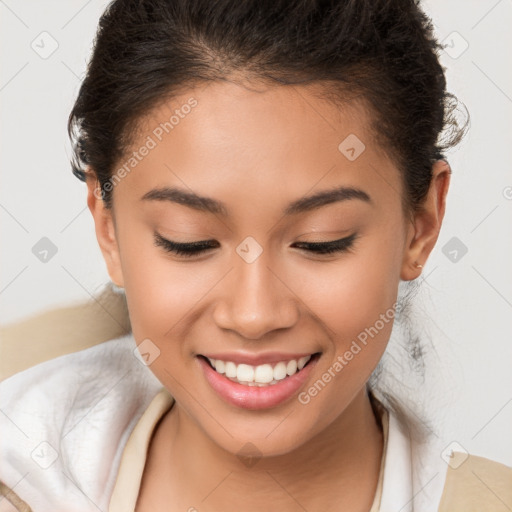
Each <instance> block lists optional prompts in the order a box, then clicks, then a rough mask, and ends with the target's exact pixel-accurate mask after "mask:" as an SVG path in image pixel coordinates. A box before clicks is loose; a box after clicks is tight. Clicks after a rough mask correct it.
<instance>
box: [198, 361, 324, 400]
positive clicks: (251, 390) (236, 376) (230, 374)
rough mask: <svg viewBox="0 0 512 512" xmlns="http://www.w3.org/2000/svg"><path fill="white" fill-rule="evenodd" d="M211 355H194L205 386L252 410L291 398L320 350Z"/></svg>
mask: <svg viewBox="0 0 512 512" xmlns="http://www.w3.org/2000/svg"><path fill="white" fill-rule="evenodd" d="M213 355H214V354H209V356H205V355H197V357H196V359H197V361H198V363H199V366H200V368H201V370H202V373H203V375H204V377H205V379H206V382H207V383H208V384H209V387H210V388H211V389H212V390H213V391H214V392H215V393H216V394H217V395H218V396H219V397H221V398H222V399H223V400H225V401H226V402H228V403H230V404H232V405H234V406H236V407H241V408H244V409H253V410H254V409H268V408H272V407H277V406H279V405H281V404H282V403H284V402H287V401H289V400H291V399H292V398H293V396H295V395H296V394H297V393H298V392H299V391H300V389H301V388H302V387H303V386H304V385H305V383H306V381H307V380H308V379H309V376H310V374H311V372H312V371H313V368H314V367H315V365H316V364H317V362H318V360H319V358H320V356H321V354H320V352H316V353H313V354H304V353H302V354H293V356H292V355H291V354H290V355H287V354H282V353H281V354H277V353H273V354H267V355H259V356H248V355H245V356H242V355H241V354H222V355H221V354H217V355H216V357H212V356H213ZM233 359H235V360H236V361H237V362H236V363H235V362H234V361H233ZM250 362H252V363H253V364H249V363H250Z"/></svg>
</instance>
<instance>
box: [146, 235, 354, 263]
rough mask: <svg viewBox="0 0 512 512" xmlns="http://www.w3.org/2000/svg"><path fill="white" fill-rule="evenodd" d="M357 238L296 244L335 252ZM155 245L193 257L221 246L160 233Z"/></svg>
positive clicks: (313, 249)
mask: <svg viewBox="0 0 512 512" xmlns="http://www.w3.org/2000/svg"><path fill="white" fill-rule="evenodd" d="M356 238H357V234H356V233H353V234H352V235H350V236H347V237H345V238H340V239H339V240H333V241H331V242H296V243H295V246H297V247H298V248H299V249H304V250H306V251H309V252H313V253H316V254H333V253H339V252H344V251H347V250H349V249H350V248H351V247H352V245H353V243H354V240H355V239H356ZM155 245H156V246H158V247H162V248H163V249H164V250H165V251H167V252H172V253H173V254H176V255H177V256H185V257H193V256H197V255H198V254H202V253H204V252H206V251H208V250H210V249H215V248H216V247H218V246H219V243H218V242H217V241H215V240H199V241H197V242H187V243H180V242H174V241H172V240H168V239H167V238H164V237H163V236H161V235H159V234H158V233H155Z"/></svg>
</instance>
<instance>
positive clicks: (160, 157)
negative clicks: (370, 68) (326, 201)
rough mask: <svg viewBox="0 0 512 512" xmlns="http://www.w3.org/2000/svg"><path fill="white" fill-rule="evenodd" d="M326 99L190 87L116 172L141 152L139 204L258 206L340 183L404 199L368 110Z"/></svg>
mask: <svg viewBox="0 0 512 512" xmlns="http://www.w3.org/2000/svg"><path fill="white" fill-rule="evenodd" d="M321 92H322V89H321V88H319V87H316V86H273V87H268V86H267V87H264V86H254V87H252V86H251V87H248V86H243V85H239V84H235V83H232V82H212V83H209V84H206V85H201V86H197V87H194V88H190V89H189V90H186V91H185V92H182V93H180V94H179V95H176V96H174V97H173V98H172V99H171V100H169V101H166V102H163V103H161V104H160V105H159V106H158V107H157V108H155V109H153V110H152V111H151V112H150V113H149V114H148V115H147V116H146V117H145V118H144V119H143V120H142V121H141V122H140V123H139V130H138V133H137V136H136V137H135V138H134V140H133V143H132V147H131V148H130V152H129V154H128V155H127V157H125V159H124V162H121V163H120V164H119V166H120V165H123V164H126V163H127V162H128V160H129V159H130V154H132V152H134V153H144V156H143V157H142V158H141V157H140V156H139V157H138V158H137V161H136V162H135V161H133V158H132V159H131V160H132V162H131V163H132V164H135V165H133V166H131V169H130V176H129V179H128V180H126V181H130V182H131V185H132V186H131V187H130V190H131V191H132V193H135V191H137V192H138V193H139V197H141V196H142V195H143V194H144V193H146V192H147V191H149V190H150V189H151V188H155V187H161V186H165V185H179V186H181V187H183V188H190V189H192V190H194V192H196V193H199V194H201V195H208V196H219V197H224V198H225V197H226V196H229V197H228V200H229V199H232V200H238V201H239V202H240V201H241V200H242V199H241V198H242V197H243V198H244V199H243V200H244V201H245V200H246V201H249V203H246V204H252V205H254V204H256V203H257V202H258V201H262V199H263V198H266V199H267V200H268V199H269V198H272V197H274V198H275V199H276V201H284V200H285V198H289V199H290V200H291V199H293V198H296V197H300V196H302V195H305V194H306V193H307V192H308V191H310V190H312V189H314V188H315V187H317V188H329V187H332V186H334V185H340V184H342V185H346V186H354V187H356V186H357V187H358V188H362V187H365V186H366V187H367V188H368V189H369V190H370V191H373V193H374V194H375V193H380V195H382V192H384V195H387V196H389V197H388V200H389V201H395V202H396V201H397V200H399V199H400V198H399V197H397V195H398V196H399V190H400V188H401V185H400V179H399V174H398V171H397V169H396V168H395V167H394V165H393V163H392V162H391V161H390V160H389V159H388V157H387V156H386V154H385V152H384V151H383V150H382V148H381V147H379V145H378V144H377V143H376V142H375V140H374V137H373V133H372V130H371V123H372V117H371V114H370V113H369V110H368V109H367V108H365V104H364V103H362V102H355V101H353V102H350V103H345V104H340V105H335V104H333V103H332V102H329V101H326V100H325V99H323V98H322V97H321V96H320V94H321ZM144 146H146V147H147V148H149V149H147V150H144ZM132 169H133V170H132ZM119 188H121V187H119ZM393 195H394V196H395V197H391V196H393ZM251 201H252V203H251ZM389 201H388V202H389ZM242 202H243V201H242ZM262 202H263V201H262Z"/></svg>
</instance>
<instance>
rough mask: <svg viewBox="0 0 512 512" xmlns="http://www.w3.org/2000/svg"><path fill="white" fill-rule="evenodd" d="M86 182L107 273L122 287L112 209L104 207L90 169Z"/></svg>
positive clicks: (88, 199)
mask: <svg viewBox="0 0 512 512" xmlns="http://www.w3.org/2000/svg"><path fill="white" fill-rule="evenodd" d="M86 183H87V206H88V207H89V210H90V212H91V213H92V216H93V219H94V225H95V229H96V238H97V240H98V244H99V246H100V249H101V252H102V254H103V258H104V259H105V263H106V265H107V270H108V274H109V276H110V279H112V281H113V283H114V284H115V285H116V286H119V287H123V286H124V280H123V273H122V270H121V260H120V257H119V247H118V243H117V239H116V232H115V222H114V213H113V210H112V209H110V208H106V207H105V203H104V201H103V197H102V190H101V187H100V183H99V181H98V178H97V177H96V174H95V173H94V172H93V171H92V170H90V169H89V170H88V171H87V172H86Z"/></svg>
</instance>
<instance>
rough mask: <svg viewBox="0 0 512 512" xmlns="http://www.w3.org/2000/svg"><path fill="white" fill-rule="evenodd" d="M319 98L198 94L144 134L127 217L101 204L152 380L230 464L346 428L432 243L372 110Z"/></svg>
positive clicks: (128, 181) (130, 179)
mask: <svg viewBox="0 0 512 512" xmlns="http://www.w3.org/2000/svg"><path fill="white" fill-rule="evenodd" d="M314 92H315V91H314V89H313V88H312V87H309V88H308V87H304V86H301V87H286V86H277V87H271V88H266V89H263V88H261V89H258V90H254V88H252V89H248V88H245V87H242V86H240V85H235V84H233V83H229V82H228V83H212V84H209V85H206V86H201V87H197V88H194V89H190V90H189V91H187V93H185V94H183V95H181V96H178V97H176V98H174V99H173V100H172V101H171V102H170V103H167V104H165V105H162V106H160V107H159V108H157V109H155V110H154V111H153V112H151V114H150V115H149V116H148V117H147V118H146V119H145V120H144V122H143V123H141V125H140V127H141V129H140V133H139V134H138V136H137V138H136V140H135V141H134V143H133V147H132V151H135V152H136V154H135V155H132V153H130V155H128V157H127V158H126V159H125V160H123V161H122V162H120V163H119V165H118V166H117V167H116V169H121V168H122V167H123V165H125V167H124V169H125V172H120V173H118V177H119V179H118V180H117V181H116V182H115V186H114V187H113V210H112V211H107V210H105V209H104V208H103V207H102V204H101V201H95V200H94V198H93V194H91V193H90V196H89V197H90V203H89V205H90V206H91V210H92V211H93V214H94V215H95V220H96V227H97V233H98V239H99V241H100V245H101V247H102V250H103V253H104V255H105V258H106V261H107V264H108V268H109V272H110V275H111V277H112V279H113V281H114V282H116V283H117V284H118V285H121V286H123V287H124V288H125V291H126V296H127V300H128V308H129V312H130V319H131V322H132V328H133V334H134V337H135V339H136V340H137V343H141V342H143V340H150V341H145V342H144V343H145V345H144V346H145V348H146V351H147V352H149V354H150V355H149V357H150V359H151V364H150V366H149V368H150V369H151V370H152V371H153V372H154V374H155V375H156V376H157V377H158V378H159V380H160V381H161V382H162V384H163V385H165V386H166V387H167V388H168V390H169V391H170V393H171V394H172V395H173V396H174V397H175V399H176V403H177V407H178V408H179V410H180V413H184V415H185V416H186V417H187V418H189V420H190V421H193V422H194V423H195V424H196V425H197V426H198V427H199V428H200V429H201V430H202V431H203V432H204V433H205V434H206V435H207V436H208V437H209V438H210V439H212V440H214V441H215V443H216V444H217V445H219V446H221V447H223V448H225V449H226V450H228V451H230V452H232V453H236V452H238V451H239V450H240V448H241V447H242V446H243V445H244V444H245V443H246V442H251V443H253V444H255V445H256V446H257V447H258V449H259V450H260V452H262V453H263V454H265V455H277V454H282V453H287V452H290V451H291V450H293V449H295V448H297V447H299V446H301V445H303V444H304V443H306V442H307V441H308V440H309V439H311V438H313V437H314V436H315V435H317V434H320V433H321V432H322V431H323V430H324V429H326V428H327V427H328V426H329V425H331V424H332V423H333V422H334V421H336V419H337V418H340V417H341V416H342V415H343V413H344V411H345V410H346V409H347V408H348V406H349V404H350V403H351V402H352V401H353V400H354V397H356V396H358V395H360V394H361V392H362V390H363V389H364V386H365V383H366V381H367V379H368V377H369V376H370V374H371V372H372V371H373V369H374V368H375V366H376V364H377V363H378V361H379V359H380V357H381V355H382V353H383V351H384V349H385V347H386V344H387V342H388V339H389V336H390V332H391V328H392V323H393V321H392V320H393V316H394V311H393V307H394V304H395V302H396V299H397V288H398V283H399V280H400V278H402V279H413V278H414V277H417V276H418V275H419V272H420V271H419V270H417V269H416V268H415V267H414V265H413V262H414V261H418V262H420V263H424V259H423V260H422V259H421V258H424V257H426V256H425V255H428V252H429V250H430V249H431V247H432V245H433V242H434V241H435V240H434V239H435V236H436V235H435V233H434V234H432V229H430V231H429V229H427V228H428V227H429V226H430V227H431V225H434V224H435V223H434V222H430V221H431V220H432V219H431V218H430V217H429V219H430V220H429V221H425V222H423V224H421V222H422V221H421V219H418V222H417V223H416V224H414V223H411V222H409V221H408V220H406V217H405V216H404V212H403V210H402V194H403V193H404V192H403V187H402V179H401V176H400V174H399V172H398V170H397V168H396V167H395V165H394V164H393V162H392V161H391V160H390V159H389V158H388V157H387V156H386V155H385V154H384V152H383V151H382V150H381V148H379V147H378V146H377V145H376V143H375V142H374V141H373V137H372V133H371V131H370V129H369V125H370V121H371V119H370V118H369V114H368V113H367V111H365V110H364V109H363V108H362V106H361V105H357V104H351V105H347V106H346V107H345V108H343V109H341V110H340V109H339V108H335V107H334V106H333V105H332V104H330V103H328V102H326V101H325V100H322V99H320V98H319V97H318V95H316V94H314ZM172 116H173V117H172ZM144 147H146V149H145V150H144V149H143V148H144ZM130 156H131V158H134V159H135V160H130ZM444 194H445V192H443V191H440V192H439V193H438V197H441V198H442V199H443V200H444ZM434 196H435V194H434ZM201 198H204V199H201ZM206 198H207V199H206ZM434 202H435V199H434ZM441 202H442V201H441ZM436 204H437V206H436V208H437V218H439V215H438V214H439V203H436ZM434 209H435V208H434ZM441 217H442V212H441ZM421 226H423V227H421ZM434 231H435V229H434ZM199 242H201V243H199ZM175 244H187V245H184V246H182V247H181V250H183V251H187V250H188V251H189V252H183V253H182V254H180V253H176V252H175V249H176V245H175ZM198 249H199V251H198ZM194 250H196V252H195V253H194V252H193V251H194ZM310 356H311V357H310ZM207 358H210V359H211V360H212V361H213V366H217V369H216V370H215V369H214V368H212V366H211V363H210V362H209V361H208V359H207ZM304 358H306V359H304ZM218 360H220V361H221V362H220V363H218V362H217V361H218ZM306 360H307V361H308V362H307V364H306V365H305V366H304V367H303V368H302V370H300V371H297V370H298V368H297V364H296V363H298V366H299V367H302V365H303V364H304V362H305V361H306ZM294 361H295V362H294ZM222 372H224V373H222ZM227 374H228V375H229V376H230V378H228V377H227V376H226V375H227ZM235 374H236V377H234V375H235ZM285 375H286V377H284V376H285ZM255 378H256V380H259V381H260V382H259V384H262V385H259V386H256V385H251V386H250V385H248V384H247V383H248V382H251V381H254V379H255ZM233 379H237V380H239V381H243V382H246V384H239V383H237V382H234V381H233ZM270 379H272V382H277V383H276V384H269V380H270ZM270 434H271V435H270Z"/></svg>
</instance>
